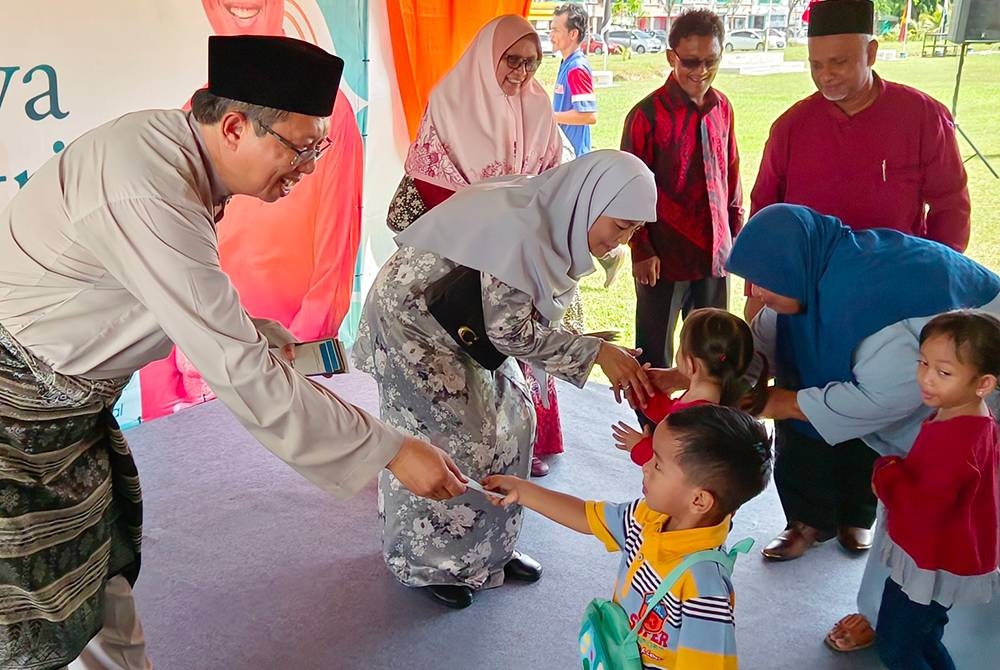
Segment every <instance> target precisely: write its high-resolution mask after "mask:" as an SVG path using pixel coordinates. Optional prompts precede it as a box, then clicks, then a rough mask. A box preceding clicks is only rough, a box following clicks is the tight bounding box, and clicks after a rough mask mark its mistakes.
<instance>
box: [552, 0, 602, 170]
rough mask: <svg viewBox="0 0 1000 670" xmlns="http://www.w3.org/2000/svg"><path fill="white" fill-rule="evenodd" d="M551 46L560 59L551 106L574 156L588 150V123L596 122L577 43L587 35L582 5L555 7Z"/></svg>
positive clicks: (586, 66)
mask: <svg viewBox="0 0 1000 670" xmlns="http://www.w3.org/2000/svg"><path fill="white" fill-rule="evenodd" d="M550 35H551V38H552V47H553V48H554V49H556V50H557V51H559V52H560V53H561V54H562V57H563V61H562V64H561V65H560V66H559V74H558V75H557V76H556V85H555V89H554V91H553V95H552V107H553V109H554V110H555V116H556V122H557V123H558V124H559V127H560V128H561V129H562V131H563V132H564V133H566V137H568V138H569V141H570V143H572V145H573V150H574V151H575V152H576V155H577V156H582V155H583V154H585V153H588V152H589V151H590V148H591V147H590V126H592V125H593V124H595V123H597V97H596V96H595V95H594V80H593V77H592V76H591V74H590V63H589V62H587V55H586V54H585V53H583V51H582V50H581V49H580V44H582V43H583V41H584V39H586V37H587V11H586V10H585V9H584V8H583V6H582V5H576V4H566V5H562V6H561V7H559V8H557V9H556V11H555V15H554V16H553V19H552V31H551V33H550Z"/></svg>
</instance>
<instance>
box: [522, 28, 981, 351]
mask: <svg viewBox="0 0 1000 670" xmlns="http://www.w3.org/2000/svg"><path fill="white" fill-rule="evenodd" d="M897 47H898V45H887V46H886V48H897ZM910 51H911V52H912V51H917V52H918V53H919V46H914V47H913V48H911V49H910ZM590 59H591V65H592V66H593V68H594V69H595V70H601V69H604V58H603V57H599V56H591V57H590ZM785 60H789V61H791V60H798V61H805V60H806V49H805V47H804V46H792V47H790V48H789V49H787V51H786V53H785ZM558 67H559V59H558V58H546V59H545V62H544V63H543V64H542V66H541V67H540V68H539V71H538V74H537V76H538V79H539V81H540V82H541V83H542V84H543V85H544V86H545V87H546V89H547V90H549V91H551V90H552V84H553V82H554V80H555V75H556V72H557V70H558ZM957 67H958V59H957V58H953V57H952V58H920V57H919V56H918V57H914V58H909V59H906V60H900V61H889V62H880V63H878V64H877V66H876V68H875V69H876V71H877V72H878V73H879V74H880V75H881V76H882V77H884V78H885V79H889V80H892V81H896V82H900V83H904V84H908V85H910V86H914V87H916V88H919V89H921V90H923V91H925V92H927V93H929V94H930V95H932V96H934V97H935V98H937V99H938V100H940V101H941V102H943V103H944V104H945V105H947V106H948V107H949V108H950V107H951V98H952V92H953V90H954V84H955V72H956V70H957ZM607 69H609V70H611V71H613V72H614V79H615V85H614V86H613V87H611V88H601V89H598V90H597V105H598V123H597V125H596V126H594V127H593V143H594V147H595V148H604V149H607V148H617V147H618V146H619V141H620V139H621V130H622V123H623V122H624V119H625V115H626V114H627V113H628V111H629V110H630V109H631V108H632V106H633V105H634V104H635V103H636V102H638V101H639V100H640V99H642V98H643V97H644V96H646V95H647V94H648V93H649V92H650V91H652V90H653V89H655V88H656V87H658V86H660V85H661V84H662V82H663V80H664V79H665V78H666V75H667V63H666V57H665V56H664V55H663V54H646V55H643V56H637V55H633V56H632V58H631V59H629V60H624V59H623V58H622V57H621V56H609V57H608V67H607ZM715 86H716V87H717V88H718V89H719V90H721V91H722V92H723V93H725V94H726V95H727V96H728V97H729V99H730V100H731V101H732V103H733V107H734V109H735V112H736V134H737V139H738V141H739V148H740V158H741V169H742V181H743V191H744V194H745V205H746V206H747V207H749V204H750V203H749V194H750V189H751V187H752V186H753V183H754V180H755V179H756V177H757V168H758V166H759V164H760V158H761V154H762V152H763V149H764V142H765V141H766V140H767V135H768V130H769V129H770V126H771V124H772V123H773V122H774V120H775V119H776V118H777V117H778V116H779V115H780V114H781V113H782V112H783V111H784V110H785V109H787V108H788V107H789V106H791V105H792V104H793V103H794V102H795V101H797V100H799V99H801V98H803V97H805V96H807V95H809V94H811V93H812V92H814V91H815V88H814V87H813V83H812V80H811V79H810V78H809V74H808V72H807V71H803V72H800V73H792V74H774V75H765V76H747V75H732V74H720V75H719V76H718V77H717V78H716V80H715ZM958 119H959V121H960V122H961V126H962V128H963V130H964V131H965V132H966V133H967V134H968V135H969V137H971V138H972V140H973V141H974V142H975V143H976V146H977V147H979V150H980V151H982V152H983V153H984V154H986V155H987V157H988V158H989V160H990V161H991V163H992V164H993V167H994V168H995V169H997V170H998V171H1000V53H994V54H984V55H970V56H969V57H968V58H967V59H966V62H965V68H964V71H963V74H962V87H961V95H960V98H959V104H958ZM959 143H960V146H961V149H962V152H963V155H964V156H971V155H972V149H971V148H970V147H969V146H968V144H966V143H965V142H964V141H963V140H961V138H960V140H959ZM966 170H967V171H968V174H969V190H970V192H971V195H972V243H971V244H970V246H969V250H968V254H969V256H970V257H972V258H974V259H975V260H977V261H979V262H980V263H982V264H984V265H986V266H987V267H989V268H991V269H992V270H994V271H1000V180H997V179H994V178H993V176H992V175H991V174H990V172H989V171H988V170H987V169H986V166H985V165H983V163H982V162H981V161H980V160H979V159H978V158H975V157H974V156H973V157H972V160H969V161H968V162H967V163H966ZM623 274H624V273H623ZM630 280H631V276H630V275H629V276H625V277H620V278H619V280H618V281H617V282H616V283H615V285H614V286H612V287H611V288H610V289H608V290H605V289H603V288H602V287H603V281H604V276H603V272H600V271H599V272H597V273H595V274H593V275H591V276H590V277H587V278H586V279H585V280H584V281H583V284H582V290H583V297H584V305H585V310H586V321H587V328H588V330H604V329H608V328H617V329H619V330H621V331H622V334H623V337H622V342H624V343H626V344H631V343H632V342H634V331H635V291H634V287H633V284H632V282H631V281H630ZM742 284H743V283H742V281H741V280H739V279H738V278H734V281H733V285H732V296H733V298H732V299H731V303H730V307H731V308H732V309H734V310H735V311H739V310H742V305H743V300H742V297H741V296H742V292H743V285H742Z"/></svg>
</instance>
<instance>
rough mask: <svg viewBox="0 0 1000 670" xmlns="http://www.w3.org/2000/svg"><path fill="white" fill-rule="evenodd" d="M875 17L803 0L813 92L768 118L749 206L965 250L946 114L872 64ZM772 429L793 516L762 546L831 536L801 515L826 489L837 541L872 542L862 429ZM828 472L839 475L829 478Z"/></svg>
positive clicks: (864, 4) (831, 1)
mask: <svg viewBox="0 0 1000 670" xmlns="http://www.w3.org/2000/svg"><path fill="white" fill-rule="evenodd" d="M873 22H874V7H873V5H872V3H871V2H870V0H820V1H819V2H814V3H813V4H812V5H811V6H810V17H809V42H808V47H809V65H810V68H811V70H812V78H813V82H814V83H815V84H816V88H817V89H818V92H816V93H814V94H812V95H811V96H809V97H808V98H806V99H805V100H801V101H799V102H797V103H796V104H795V105H793V106H792V107H791V109H789V110H788V111H786V112H785V113H784V114H783V115H782V116H781V117H779V118H778V120H777V121H775V123H774V125H773V126H772V127H771V136H770V137H769V138H768V141H767V144H766V145H765V147H764V157H763V160H762V162H761V167H760V172H759V173H758V175H757V182H756V184H755V185H754V188H753V192H752V193H751V196H750V198H751V215H752V214H754V213H756V212H757V211H759V210H760V209H762V208H763V207H766V206H767V205H771V204H774V203H778V202H785V203H794V204H799V205H806V206H808V207H812V208H813V209H816V210H818V211H820V212H822V213H823V214H832V215H834V216H836V217H838V218H840V219H841V220H842V221H843V222H844V223H845V224H846V225H848V226H850V227H852V228H854V229H863V228H893V229H895V230H899V231H902V232H904V233H908V234H910V235H916V236H919V237H923V238H926V239H930V240H934V241H936V242H940V243H942V244H945V245H947V246H949V247H951V248H953V249H955V250H956V251H964V250H965V247H966V245H967V244H968V242H969V210H970V205H969V191H968V188H967V187H966V175H965V168H964V166H963V163H962V157H961V155H960V154H959V150H958V142H957V140H956V138H955V127H954V124H953V122H952V119H951V115H950V114H949V113H948V110H946V109H945V107H944V105H942V104H941V103H939V102H937V101H936V100H933V99H932V98H931V97H930V96H928V95H926V94H924V93H921V92H920V91H918V90H916V89H913V88H910V87H908V86H903V85H901V84H895V83H892V82H888V81H885V80H883V79H882V78H880V77H879V76H878V75H876V74H875V73H874V72H873V71H872V66H873V65H874V64H875V55H876V52H877V51H878V42H876V41H875V40H874V39H873V38H872V29H873ZM774 243H775V244H776V245H777V244H782V243H783V241H782V240H781V239H777V238H776V239H775V240H774ZM914 280H915V281H919V278H914ZM859 281H864V278H863V277H860V278H859ZM747 288H748V295H749V296H750V297H749V298H748V299H747V305H746V317H747V320H748V321H749V320H750V319H752V318H753V316H754V315H756V314H757V312H758V311H759V310H760V308H761V306H762V303H761V302H760V301H759V299H758V298H757V297H756V296H755V295H754V294H755V292H756V288H751V287H750V286H749V285H748V287H747ZM775 435H776V436H775V450H776V454H777V455H776V459H775V469H774V481H775V484H776V486H777V488H778V495H779V496H780V498H781V504H782V507H783V508H784V511H785V516H786V518H787V520H788V526H787V527H786V528H785V530H784V531H782V532H781V533H780V534H779V535H778V536H777V537H776V538H775V539H774V540H772V541H771V543H770V544H768V545H767V546H766V547H765V548H764V550H763V554H764V556H766V557H767V558H770V559H773V560H791V559H795V558H798V557H800V556H801V555H802V554H803V553H805V552H806V551H807V550H808V549H809V548H810V547H811V546H813V545H814V544H815V542H816V541H822V540H826V539H830V537H829V536H828V535H824V534H822V533H821V532H820V531H819V530H818V529H816V528H814V527H812V526H810V525H808V524H807V523H805V522H803V519H810V518H812V517H817V516H818V514H817V510H818V509H822V508H823V507H824V506H827V505H828V504H829V503H828V502H827V501H829V500H837V501H839V506H838V509H837V510H836V514H837V517H838V518H839V520H840V523H839V527H838V530H837V539H838V540H839V542H840V543H841V545H843V546H844V547H845V548H846V549H848V550H849V551H864V550H866V549H868V548H869V547H870V546H871V541H872V533H871V530H870V528H871V525H872V523H873V522H874V520H875V497H874V495H872V493H871V491H870V486H869V485H868V484H869V483H870V482H871V477H872V463H873V462H874V460H875V457H876V454H875V452H874V451H872V450H871V449H870V448H869V447H868V446H867V445H866V444H864V443H863V442H862V441H861V440H850V441H848V442H844V443H841V444H837V445H828V444H826V443H825V442H823V441H822V440H815V439H812V438H810V437H807V436H804V435H802V434H800V433H798V432H797V431H795V430H794V429H792V428H789V427H787V426H785V425H783V424H782V422H778V424H777V425H776V427H775ZM834 472H836V473H840V474H839V476H837V477H829V476H826V477H824V473H834ZM816 481H823V482H825V489H824V490H822V491H820V490H817V489H816V488H811V486H812V485H810V486H806V485H805V482H816Z"/></svg>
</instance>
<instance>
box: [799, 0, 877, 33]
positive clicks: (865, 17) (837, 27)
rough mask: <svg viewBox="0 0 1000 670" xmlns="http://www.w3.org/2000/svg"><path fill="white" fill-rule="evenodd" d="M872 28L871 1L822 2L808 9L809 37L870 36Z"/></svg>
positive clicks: (872, 10) (842, 0)
mask: <svg viewBox="0 0 1000 670" xmlns="http://www.w3.org/2000/svg"><path fill="white" fill-rule="evenodd" d="M874 27H875V5H873V4H872V2H871V0H822V1H821V2H816V3H813V5H812V6H810V7H809V33H808V36H809V37H823V36H824V35H852V34H860V35H871V34H873V32H874Z"/></svg>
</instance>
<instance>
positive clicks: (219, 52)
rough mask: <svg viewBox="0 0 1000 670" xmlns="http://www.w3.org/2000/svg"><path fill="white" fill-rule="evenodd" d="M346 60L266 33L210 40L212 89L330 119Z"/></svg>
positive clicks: (254, 102)
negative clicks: (265, 34)
mask: <svg viewBox="0 0 1000 670" xmlns="http://www.w3.org/2000/svg"><path fill="white" fill-rule="evenodd" d="M343 72H344V61H343V60H342V59H340V58H337V57H336V56H334V55H332V54H329V53H327V52H326V51H324V50H323V49H321V48H319V47H318V46H316V45H314V44H310V43H309V42H303V41H302V40H296V39H292V38H291V37H270V36H264V35H236V36H231V37H230V36H220V35H213V36H212V37H209V38H208V91H209V93H212V94H213V95H217V96H219V97H222V98H229V99H230V100H239V101H240V102H247V103H250V104H252V105H262V106H264V107H272V108H274V109H281V110H284V111H287V112H296V113H298V114H305V115H307V116H330V114H331V113H332V112H333V103H334V102H335V101H336V99H337V89H338V88H339V87H340V76H341V74H343Z"/></svg>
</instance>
